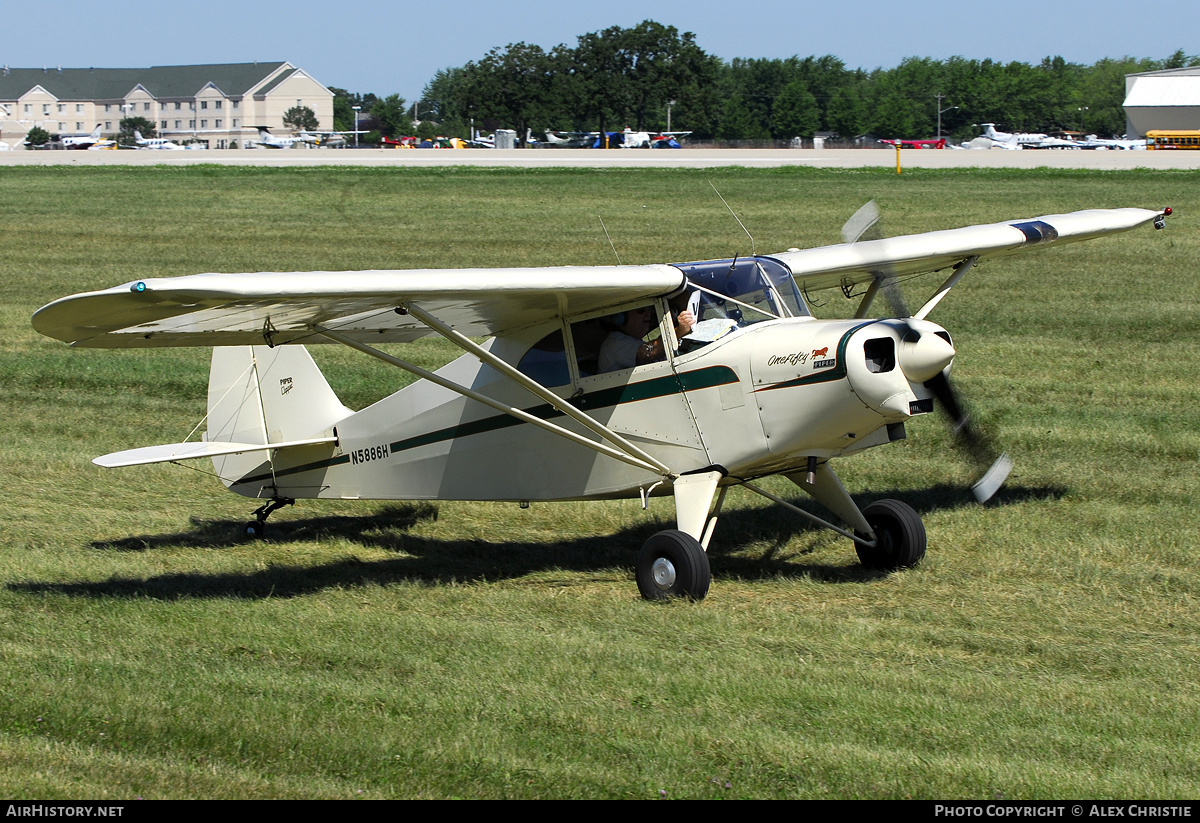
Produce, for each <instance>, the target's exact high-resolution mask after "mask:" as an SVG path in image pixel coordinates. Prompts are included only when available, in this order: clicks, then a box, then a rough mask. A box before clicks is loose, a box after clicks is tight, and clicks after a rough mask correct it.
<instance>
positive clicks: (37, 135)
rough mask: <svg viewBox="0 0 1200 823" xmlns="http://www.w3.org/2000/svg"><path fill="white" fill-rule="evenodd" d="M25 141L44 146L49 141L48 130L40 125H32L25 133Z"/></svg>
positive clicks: (31, 144) (32, 144)
mask: <svg viewBox="0 0 1200 823" xmlns="http://www.w3.org/2000/svg"><path fill="white" fill-rule="evenodd" d="M25 142H26V143H28V144H29V145H30V146H44V145H46V144H47V143H49V142H50V132H48V131H46V130H45V129H43V128H42V127H41V126H34V127H33V128H31V129H30V130H29V133H28V134H26V135H25Z"/></svg>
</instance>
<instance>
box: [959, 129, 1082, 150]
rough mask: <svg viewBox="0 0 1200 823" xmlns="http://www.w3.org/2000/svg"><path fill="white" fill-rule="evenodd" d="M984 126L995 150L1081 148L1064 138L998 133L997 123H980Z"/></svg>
mask: <svg viewBox="0 0 1200 823" xmlns="http://www.w3.org/2000/svg"><path fill="white" fill-rule="evenodd" d="M979 125H981V126H983V129H984V131H983V136H984V137H986V138H987V139H989V140H991V141H992V147H993V148H1001V149H1009V150H1020V149H1078V148H1079V147H1080V146H1079V144H1078V143H1076V142H1075V141H1074V140H1067V139H1064V138H1062V137H1051V136H1050V135H1048V134H1042V133H1040V132H1011V133H1010V132H1006V131H997V130H996V124H995V123H980V124H979Z"/></svg>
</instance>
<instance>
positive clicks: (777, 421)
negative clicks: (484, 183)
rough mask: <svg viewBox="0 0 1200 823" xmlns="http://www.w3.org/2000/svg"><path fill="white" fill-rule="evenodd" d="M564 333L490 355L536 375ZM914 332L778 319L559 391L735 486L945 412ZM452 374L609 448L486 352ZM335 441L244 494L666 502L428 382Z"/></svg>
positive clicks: (545, 331)
mask: <svg viewBox="0 0 1200 823" xmlns="http://www.w3.org/2000/svg"><path fill="white" fill-rule="evenodd" d="M664 311H665V306H664ZM575 325H576V327H578V326H579V325H581V324H575ZM924 325H925V326H929V327H933V324H929V323H926V324H924ZM570 328H571V327H570V326H568V327H567V330H568V336H569V332H570ZM934 328H936V327H934ZM562 329H563V326H562V325H560V324H547V325H545V326H539V327H536V328H530V329H528V330H526V331H525V332H523V333H521V334H517V335H513V336H510V337H505V338H497V339H493V340H491V341H489V342H488V344H487V345H486V348H487V349H488V351H490V352H491V353H492V354H494V355H496V356H497V357H498V358H500V359H501V360H503V361H504V362H506V363H510V364H512V365H514V366H516V365H518V364H522V363H526V364H527V363H528V360H527V356H528V355H529V353H530V352H531V351H532V350H533V348H534V346H535V345H536V344H538V342H539V341H543V340H545V339H546V337H547V335H552V334H553V333H554V332H555V331H556V330H558V331H562ZM664 331H665V329H664ZM907 332H908V328H907V327H906V326H905V325H904V323H902V322H898V321H879V320H830V321H824V320H814V319H813V318H811V317H787V318H780V319H775V320H768V321H765V322H759V323H755V324H753V325H749V326H747V327H744V328H736V329H733V330H732V331H730V332H729V333H728V334H726V335H724V336H722V337H720V338H719V339H717V340H714V341H712V342H708V343H707V344H704V345H700V346H698V347H697V348H695V349H694V350H692V351H686V352H682V353H681V352H676V353H675V354H674V355H673V356H671V357H669V358H667V359H665V360H662V361H660V362H655V363H648V364H645V365H641V366H637V367H636V368H633V369H626V370H621V371H615V372H611V373H604V374H588V373H584V372H582V371H581V370H579V369H571V370H569V371H568V372H567V376H568V377H569V380H567V381H566V382H563V383H562V384H561V385H553V383H552V382H547V383H546V385H547V386H549V387H550V388H551V389H552V391H553V392H554V393H555V394H556V395H557V396H559V397H562V398H565V399H568V402H569V403H570V404H571V405H572V406H574V407H576V408H577V409H580V410H581V411H583V412H585V413H586V414H588V415H590V416H591V417H593V418H594V419H596V420H597V421H599V422H600V423H602V424H604V425H605V426H607V427H609V428H610V429H612V430H613V431H614V432H616V433H617V434H618V435H620V436H622V437H624V438H627V439H628V440H629V441H630V442H632V443H634V444H635V445H636V446H638V447H639V448H641V449H644V450H645V451H646V452H647V453H649V454H650V455H652V456H653V457H655V458H657V459H658V460H660V461H662V463H664V464H666V465H667V466H669V467H670V468H671V470H672V471H673V472H674V473H676V474H686V473H688V472H696V471H702V470H706V469H711V468H714V467H715V468H717V469H719V470H720V471H722V472H724V473H725V474H726V475H727V476H728V477H729V478H730V482H733V480H735V479H746V478H752V477H757V476H761V475H766V474H772V473H777V472H785V473H786V472H787V471H791V470H797V469H799V468H800V467H802V466H803V465H805V463H806V461H807V460H808V459H809V458H810V457H816V458H818V459H821V460H824V459H828V458H829V457H833V456H836V455H839V454H844V453H849V452H853V451H857V450H861V449H863V448H868V447H870V446H874V445H881V444H883V443H886V442H890V441H891V440H894V439H896V438H897V437H898V436H902V435H901V434H899V433H898V430H897V429H896V428H895V426H894V424H898V423H903V421H904V420H906V419H908V418H909V417H910V416H912V415H913V414H920V413H924V412H926V411H929V410H930V409H931V408H932V402H931V400H930V396H931V395H930V394H929V392H927V391H926V390H925V389H924V388H923V387H922V386H921V385H920V383H919V382H912V381H910V380H909V379H908V378H907V377H906V375H905V372H904V369H903V368H901V365H900V360H901V357H900V353H901V351H902V348H903V346H904V342H903V341H904V338H905V335H906V333H907ZM576 336H577V337H578V336H579V332H578V329H577V330H576ZM572 350H573V347H572ZM438 375H440V376H442V377H445V378H448V379H450V380H452V381H453V382H454V383H456V384H458V385H462V386H465V387H467V388H469V389H471V390H474V391H477V392H480V393H482V394H484V395H486V396H488V397H490V398H493V399H495V400H497V401H500V402H502V403H504V404H507V405H511V406H513V407H515V408H518V409H522V410H524V411H526V412H529V413H530V414H532V415H534V416H536V417H539V418H542V419H545V420H547V421H548V422H550V423H552V424H555V425H557V426H561V427H562V428H563V429H565V430H567V431H570V432H575V433H578V434H581V435H585V436H588V437H590V438H591V439H596V438H595V435H592V434H590V433H588V432H587V431H586V430H585V429H584V428H583V426H582V425H581V424H579V423H578V422H576V421H575V420H572V419H570V418H569V417H567V416H566V415H565V414H563V413H562V412H561V411H559V410H557V409H555V408H553V406H552V405H551V404H549V403H546V402H544V401H541V400H540V399H538V398H535V397H533V396H532V395H531V394H530V393H529V392H528V391H526V390H525V389H524V388H522V387H521V386H519V385H517V384H516V383H515V382H513V381H512V380H510V379H508V378H506V377H504V376H503V375H501V374H500V373H499V372H498V371H497V370H496V369H494V368H492V367H491V366H489V365H486V364H484V363H481V362H480V360H479V359H478V358H477V357H475V356H472V355H464V356H463V357H460V358H458V359H457V360H455V361H454V362H452V363H450V364H448V365H447V366H445V367H444V368H443V369H441V370H439V372H438ZM334 430H335V431H336V436H337V445H336V447H330V446H314V447H304V448H301V449H290V450H283V451H280V452H279V453H277V454H276V455H275V457H274V461H273V465H272V464H268V462H267V461H266V460H265V459H262V460H261V462H259V461H258V459H257V458H256V461H255V462H256V465H253V466H248V467H246V469H245V470H244V471H242V472H241V473H240V478H239V479H238V480H237V482H234V483H233V484H232V485H231V488H232V489H233V490H235V491H238V492H240V493H243V494H247V495H249V496H253V497H263V496H271V495H275V496H285V497H296V498H301V497H334V498H358V497H363V498H372V499H410V500H411V499H462V500H483V499H487V500H496V499H501V500H514V501H527V500H566V499H588V498H605V497H627V496H637V495H639V494H643V493H646V492H649V491H656V490H657V491H666V488H664V487H663V484H662V480H663V477H662V476H660V475H659V474H656V473H655V472H653V471H650V470H647V469H646V468H644V467H639V466H634V465H629V464H627V463H625V462H622V461H620V460H616V459H613V458H612V457H611V456H608V455H605V454H600V453H598V452H596V451H593V450H592V449H589V448H587V447H585V446H581V445H579V444H577V443H572V442H570V441H568V440H566V439H564V438H563V437H562V436H561V435H560V434H558V433H555V432H553V431H546V430H543V429H540V428H537V427H535V426H534V425H531V424H530V423H527V422H523V421H521V420H519V419H518V418H516V417H514V416H512V415H510V414H506V413H504V412H502V411H497V410H495V409H493V408H489V407H488V406H485V405H482V404H480V403H478V402H476V401H474V400H471V399H468V398H466V397H463V396H462V395H460V394H458V393H456V392H454V391H451V390H449V389H446V388H442V387H439V386H437V385H434V384H433V383H430V382H428V381H418V382H417V383H414V384H412V385H409V386H407V387H405V388H403V389H401V390H400V391H398V392H396V393H395V394H393V395H391V396H390V397H387V398H385V399H383V400H381V401H379V402H378V403H375V404H374V405H371V406H369V407H367V408H365V409H363V410H361V411H358V412H354V413H350V414H348V415H347V416H345V417H344V418H343V419H341V420H338V421H337V422H336V424H335V425H334ZM260 457H261V456H260Z"/></svg>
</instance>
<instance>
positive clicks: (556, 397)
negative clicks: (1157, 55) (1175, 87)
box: [33, 204, 1170, 599]
mask: <svg viewBox="0 0 1200 823" xmlns="http://www.w3.org/2000/svg"><path fill="white" fill-rule="evenodd" d="M872 205H873V204H872ZM860 213H861V212H860ZM1168 214H1170V209H1163V210H1161V211H1153V210H1147V209H1133V208H1129V209H1106V210H1092V211H1080V212H1074V213H1071V214H1059V215H1050V216H1046V217H1038V218H1034V219H1030V220H1018V221H1012V222H1007V223H996V224H991V225H981V226H970V227H966V228H959V229H950V230H946V231H935V232H929V233H925V234H916V235H910V236H906V237H897V238H891V239H883V240H867V241H863V240H859V241H857V242H847V243H844V244H840V245H834V246H825V247H821V248H812V249H807V250H804V251H801V250H798V249H789V250H787V251H785V252H781V253H779V254H772V255H766V256H752V257H735V258H734V259H727V260H708V261H702V262H693V263H679V264H674V265H640V266H597V267H552V268H513V269H435V270H417V271H361V272H322V271H308V272H287V273H282V272H259V273H245V274H194V275H188V276H182V277H171V278H152V279H145V280H138V281H135V282H132V283H127V284H125V285H122V286H117V287H114V288H110V289H107V290H103V291H96V292H89V293H85V294H77V295H74V296H70V297H64V298H62V299H60V300H57V301H55V302H53V303H50V304H48V305H46V306H43V307H42V308H41V309H39V310H38V311H37V312H36V313H35V314H34V315H33V326H34V328H35V329H36V330H37V331H38V332H40V333H42V334H45V335H48V336H50V337H53V338H56V339H59V340H63V341H66V342H69V343H71V344H72V345H73V346H76V347H81V348H115V349H126V348H153V347H158V346H206V347H207V346H213V347H215V348H214V349H213V355H212V366H211V372H210V377H209V386H208V413H207V415H206V417H205V423H206V425H207V431H206V432H205V434H204V436H203V439H202V440H201V441H199V442H185V443H174V444H169V445H163V446H149V447H144V448H135V449H132V450H129V451H121V452H116V453H114V454H109V455H105V456H103V457H99V458H96V460H95V461H94V462H95V463H97V464H98V465H100V466H103V467H117V466H136V465H143V464H150V463H163V462H172V463H174V462H180V461H184V460H191V459H198V458H209V459H211V460H212V465H213V468H214V470H215V473H216V475H217V476H218V477H219V478H220V479H221V481H222V482H223V483H224V485H225V486H226V487H228V488H229V489H231V490H232V491H234V492H237V493H239V494H242V495H245V496H247V497H251V498H256V499H259V500H261V501H263V504H262V505H261V506H260V507H259V508H258V509H257V511H256V512H255V519H254V520H252V521H250V522H249V523H247V524H246V526H245V535H246V536H247V537H259V536H261V535H262V534H263V531H264V528H265V525H266V520H267V517H268V515H270V514H271V513H272V512H273V511H275V510H276V509H278V508H279V507H280V506H284V505H290V504H292V503H294V502H295V500H296V499H297V498H342V499H388V500H496V501H513V502H520V503H522V504H525V503H527V502H528V501H535V500H536V501H553V500H587V499H602V498H633V499H639V498H640V499H641V500H642V502H643V505H645V504H646V502H647V498H648V497H651V496H659V495H673V496H674V501H675V515H676V524H677V528H675V529H668V530H665V531H661V532H659V533H657V534H655V535H654V536H653V537H651V538H650V539H649V540H648V541H647V542H646V543H645V545H644V546H643V548H642V550H641V553H640V555H639V557H638V559H637V563H636V577H637V582H638V588H639V590H640V591H641V593H642V595H643V596H644V597H646V598H648V599H659V598H665V597H671V596H684V597H689V598H693V599H699V598H702V597H704V596H705V594H707V592H708V589H709V582H710V577H711V573H710V569H709V563H708V556H707V554H706V553H705V552H706V549H707V547H708V545H709V543H710V540H711V538H712V537H713V531H714V528H715V526H716V522H717V517H718V515H719V513H720V510H721V507H722V503H723V501H724V500H725V496H726V491H727V490H728V489H729V488H731V487H734V486H741V487H743V488H746V489H749V490H750V491H753V492H756V493H758V494H760V495H763V496H765V497H767V498H769V499H771V500H773V501H775V502H776V503H778V504H780V505H782V506H784V507H786V508H788V509H790V510H792V511H794V512H796V513H797V514H799V515H802V516H803V517H806V518H808V519H810V520H812V521H814V522H816V523H817V524H819V525H821V526H824V527H827V528H830V529H833V530H834V531H836V532H837V533H839V534H841V535H843V536H844V537H846V538H848V539H849V540H851V541H853V543H854V545H855V548H856V550H857V552H858V556H859V558H860V559H861V561H862V562H863V563H864V564H865V565H866V566H868V567H871V568H877V569H898V568H904V567H907V566H911V565H913V564H915V563H917V562H919V561H920V560H921V558H922V557H923V556H924V554H925V549H926V535H925V527H924V525H923V524H922V522H921V518H920V516H919V515H918V514H917V512H916V511H914V510H913V509H912V508H911V507H910V506H908V505H907V504H905V503H903V502H900V501H897V500H881V501H877V502H874V503H871V504H870V505H867V506H865V507H863V508H860V507H859V505H858V503H857V502H856V501H855V500H854V499H853V498H852V497H851V496H850V494H849V493H848V492H847V491H846V489H845V488H844V487H843V486H842V484H841V482H840V481H839V480H838V478H837V476H836V475H835V474H834V471H833V462H834V459H835V458H840V457H844V456H847V455H851V454H855V453H857V452H861V451H863V450H865V449H869V448H874V447H876V446H882V445H886V444H888V443H891V442H895V441H897V440H900V439H903V438H904V437H905V423H906V421H908V420H909V419H911V418H913V417H914V416H917V415H922V414H926V413H929V412H931V411H932V410H933V407H934V403H935V401H939V402H941V403H942V405H943V406H944V408H945V409H946V411H947V412H948V413H949V415H950V417H951V419H952V421H953V423H954V427H955V430H956V432H957V433H958V434H959V436H960V438H961V442H962V445H963V446H964V447H965V448H966V449H967V451H968V452H969V453H970V454H971V455H972V456H973V457H975V458H976V459H978V461H979V463H980V467H981V468H986V471H985V472H984V473H983V476H982V477H981V479H980V481H979V482H978V483H977V484H976V485H975V493H976V497H977V498H978V499H980V500H981V501H982V500H986V499H988V498H989V497H991V496H992V495H993V494H994V493H995V492H996V491H997V490H998V489H999V487H1000V485H1001V484H1002V483H1003V481H1004V478H1005V477H1006V476H1007V473H1008V470H1009V467H1010V466H1011V462H1010V461H1009V460H1008V458H1007V457H1005V456H1003V455H1001V456H997V454H996V452H995V450H994V449H992V448H991V447H990V446H989V441H988V440H987V438H986V437H985V436H984V435H983V434H981V433H980V432H979V431H978V430H977V429H976V428H975V427H974V426H973V425H972V424H971V422H970V420H969V419H968V418H967V416H966V414H965V413H964V412H963V411H962V409H961V406H960V404H959V401H958V398H957V395H956V394H955V392H954V390H953V389H952V388H951V385H950V382H949V379H948V377H947V372H948V370H949V368H950V365H951V362H952V361H953V359H954V355H955V349H954V345H953V342H952V339H951V337H950V334H949V333H948V332H947V331H946V330H945V329H944V328H942V327H941V326H938V325H936V324H934V323H932V322H930V321H929V320H928V319H926V317H927V315H928V314H929V313H930V312H931V311H932V310H933V309H934V307H935V306H937V304H938V303H939V301H940V300H942V299H943V298H944V297H945V296H946V294H947V293H948V292H949V291H950V290H951V288H952V287H953V286H954V285H955V284H956V283H957V282H958V281H959V279H960V278H961V277H962V276H963V275H964V274H966V272H967V271H968V270H969V269H971V268H972V267H973V266H974V265H975V264H976V263H977V262H978V261H979V260H980V259H982V258H985V257H996V256H1002V255H1007V254H1012V253H1015V252H1018V251H1024V250H1026V249H1031V248H1034V247H1039V246H1046V245H1052V244H1062V243H1070V242H1074V241H1078V240H1086V239H1091V238H1096V237H1100V236H1103V235H1108V234H1112V233H1116V232H1122V231H1127V230H1130V229H1133V228H1135V227H1138V226H1143V225H1145V224H1147V223H1153V224H1154V225H1155V227H1156V228H1161V227H1162V226H1163V225H1164V223H1165V218H1166V216H1167V215H1168ZM856 218H857V216H856ZM862 222H864V223H869V222H870V220H869V219H867V220H864V221H862ZM852 223H854V221H852ZM847 225H848V228H847V230H845V232H846V234H847V236H848V239H850V240H854V239H855V238H856V237H860V236H861V235H862V231H861V230H860V229H857V228H854V227H852V224H847ZM944 269H947V270H948V269H952V270H953V271H952V273H951V274H950V276H949V277H948V278H947V279H946V281H945V282H944V283H943V284H942V285H941V286H940V287H939V288H937V290H936V291H934V292H933V294H932V295H931V296H930V297H929V298H928V300H927V301H926V302H925V304H924V305H923V306H921V308H920V309H919V310H918V311H916V312H915V313H912V314H911V315H909V313H908V312H907V310H905V309H904V308H903V305H902V300H901V299H900V298H899V297H898V288H897V287H896V279H897V278H898V277H905V276H909V275H912V274H916V273H920V272H931V271H938V270H944ZM856 288H858V289H860V291H859V294H861V296H862V300H861V302H860V304H859V306H858V309H857V312H856V314H855V316H854V317H853V318H851V319H837V320H819V319H816V318H814V317H813V316H811V314H810V312H809V305H808V302H807V300H806V297H807V295H810V294H812V293H814V292H816V291H819V290H822V289H840V290H841V291H842V292H843V293H844V294H845V295H846V296H847V297H851V296H857V295H852V291H853V290H854V289H856ZM879 293H883V294H884V296H885V297H886V298H888V300H889V301H890V302H891V304H892V308H891V314H893V315H895V316H893V317H890V318H889V317H884V318H882V319H881V318H880V316H879V314H878V313H876V312H873V311H872V310H871V309H872V305H873V298H874V297H875V296H876V295H877V294H879ZM676 313H678V314H676ZM685 315H690V317H686V316H685ZM688 321H691V322H690V324H689V322H688ZM689 325H690V328H688V326H689ZM650 327H654V330H653V331H652V332H651V333H650V336H649V337H648V338H646V339H643V338H642V336H641V335H642V334H643V333H644V332H645V330H646V329H647V328H650ZM426 335H441V336H442V337H444V338H445V339H447V340H449V341H451V342H452V343H454V344H455V345H456V346H458V347H459V348H461V349H462V350H463V351H464V354H463V355H462V356H461V357H459V358H458V359H457V360H454V361H453V362H451V363H449V364H448V365H446V366H444V367H442V368H441V369H439V370H437V371H436V372H430V371H428V370H425V369H423V368H421V367H419V366H417V365H414V364H413V363H411V362H409V361H407V360H405V359H403V358H402V357H398V356H396V355H394V354H390V353H387V352H384V351H381V350H380V349H378V348H377V345H378V344H380V343H398V344H404V343H409V342H411V341H414V340H416V339H418V338H421V337H424V336H426ZM476 337H487V338H488V339H487V340H486V342H484V343H482V344H480V343H476V342H475V341H474V340H472V338H476ZM627 338H628V339H627ZM320 343H336V344H341V345H344V346H348V347H349V348H352V349H355V350H358V351H360V352H362V353H364V354H366V355H369V356H371V357H375V358H377V359H379V360H381V361H383V362H385V363H388V364H390V365H393V366H395V367H397V368H399V369H403V370H405V371H408V372H410V373H412V374H414V375H416V376H417V377H419V378H421V379H419V380H418V381H417V382H415V383H413V384H411V385H409V386H406V387H405V388H402V389H401V390H400V391H398V392H396V393H395V394H393V395H391V396H390V397H386V398H384V399H382V400H380V401H378V402H377V403H375V404H373V405H371V406H368V407H367V408H365V409H362V410H360V411H353V410H351V409H349V408H346V407H345V406H344V405H342V403H341V402H340V401H339V400H338V398H337V397H336V396H335V394H334V392H333V391H332V390H331V389H330V387H329V384H328V383H327V382H326V381H325V378H324V376H323V375H322V374H321V372H320V371H319V370H318V368H317V366H316V364H315V363H314V362H313V360H312V358H311V356H310V355H309V354H308V351H307V350H306V349H305V345H307V344H320ZM626 350H628V356H629V358H630V360H629V362H628V363H624V364H623V363H619V362H618V363H617V364H616V368H615V369H614V370H610V371H602V370H601V367H600V366H599V362H601V361H602V360H603V359H604V358H605V357H606V351H608V353H609V354H612V352H613V351H617V352H618V353H620V352H624V351H626ZM773 474H780V475H783V476H784V477H786V478H787V479H789V480H790V481H792V482H793V483H794V484H795V485H796V486H797V487H798V488H800V489H802V490H804V491H805V492H807V493H808V494H809V495H811V496H812V497H813V498H815V499H816V500H817V501H818V502H820V503H821V504H822V505H823V506H824V507H825V508H826V509H828V510H829V512H830V513H831V515H832V518H833V519H836V520H839V521H841V525H839V524H836V523H834V522H831V520H827V519H825V518H823V517H818V516H816V515H813V514H811V513H809V512H807V511H805V510H804V509H801V508H799V507H797V506H794V505H793V504H791V503H789V502H788V501H786V500H784V499H782V498H780V497H779V496H778V495H775V494H773V493H772V492H770V491H768V490H767V489H765V488H763V487H762V486H761V485H759V480H760V478H763V477H766V476H768V475H773Z"/></svg>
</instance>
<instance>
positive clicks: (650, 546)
mask: <svg viewBox="0 0 1200 823" xmlns="http://www.w3.org/2000/svg"><path fill="white" fill-rule="evenodd" d="M711 581H712V572H711V571H710V569H709V566H708V555H707V554H705V553H704V547H703V546H701V545H700V542H699V541H698V540H696V538H694V537H692V536H691V535H690V534H687V533H686V532H681V531H679V530H677V529H668V530H667V531H661V532H659V533H658V534H656V535H654V536H653V537H651V538H650V539H649V540H647V541H646V543H645V545H643V546H642V551H641V553H640V554H639V555H638V559H637V584H638V590H639V591H640V592H641V593H642V597H644V598H646V599H647V600H664V599H666V598H668V597H686V598H688V599H689V600H703V599H704V596H705V595H707V594H708V585H709V583H710V582H711Z"/></svg>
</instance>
